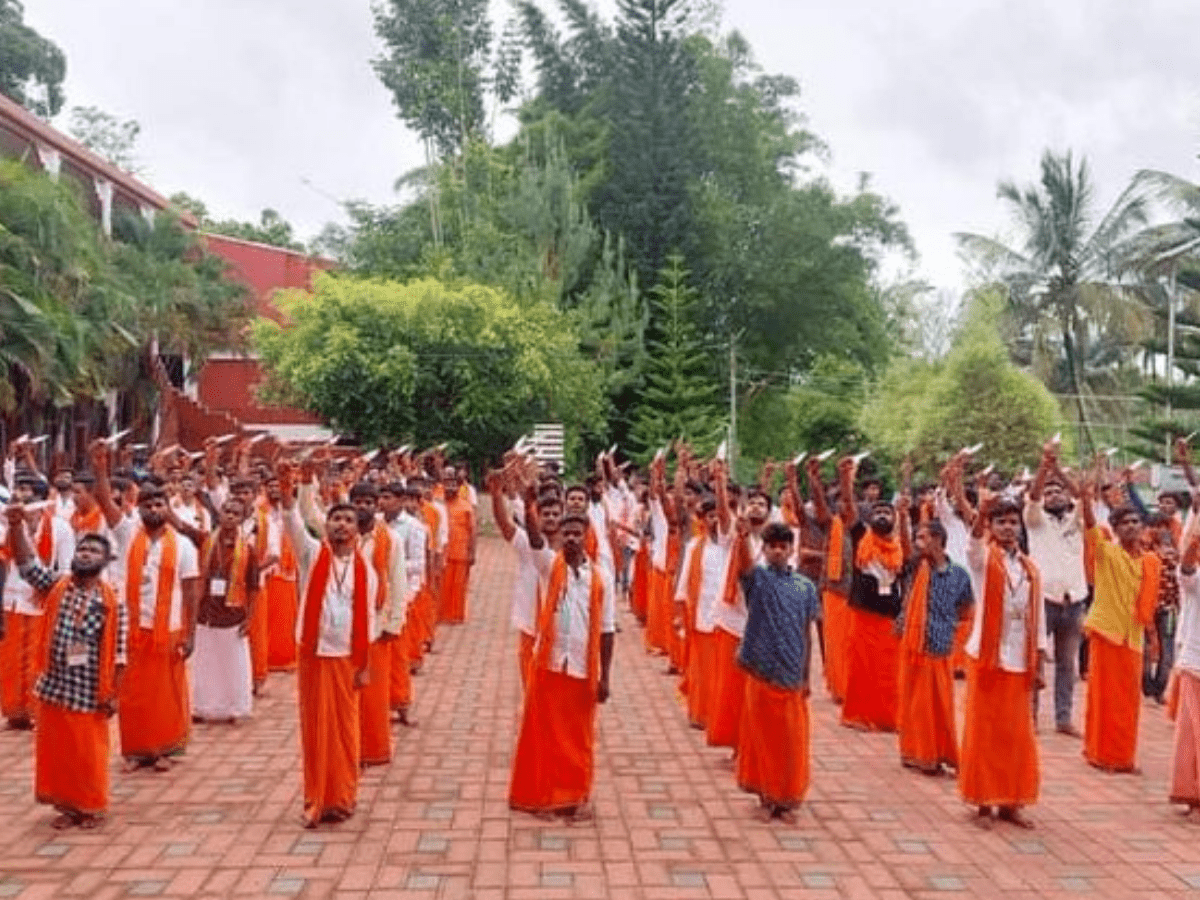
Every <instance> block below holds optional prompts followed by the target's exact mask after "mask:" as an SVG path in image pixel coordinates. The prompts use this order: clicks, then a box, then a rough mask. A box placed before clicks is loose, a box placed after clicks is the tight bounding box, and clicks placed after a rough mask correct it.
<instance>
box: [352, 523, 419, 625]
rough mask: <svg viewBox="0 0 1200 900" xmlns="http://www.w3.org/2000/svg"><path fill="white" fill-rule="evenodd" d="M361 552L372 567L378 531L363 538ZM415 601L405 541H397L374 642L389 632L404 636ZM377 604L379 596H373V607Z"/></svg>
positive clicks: (393, 543)
mask: <svg viewBox="0 0 1200 900" xmlns="http://www.w3.org/2000/svg"><path fill="white" fill-rule="evenodd" d="M388 534H389V536H390V535H391V534H392V532H391V530H390V529H389V530H388ZM359 552H360V553H362V555H363V559H365V560H366V561H367V564H368V565H371V563H372V560H374V558H375V532H374V531H373V530H372V531H371V532H370V533H369V534H367V535H366V536H365V537H360V538H359ZM372 568H374V566H372ZM375 574H376V575H378V574H379V573H378V572H376V573H375ZM376 584H378V582H376ZM411 599H412V594H411V592H410V591H409V589H408V567H407V566H406V565H405V560H404V542H403V541H398V540H395V539H394V538H393V539H392V540H391V541H390V546H389V550H388V560H387V586H386V593H385V594H384V598H383V607H382V608H380V609H378V610H377V614H376V616H375V627H376V628H377V630H376V631H372V632H371V640H373V641H376V640H379V636H380V635H381V634H383V632H385V631H386V632H387V633H388V634H399V633H400V631H401V629H402V628H404V619H405V616H406V615H407V614H408V603H409V601H410V600H411ZM374 604H375V594H371V605H372V606H374Z"/></svg>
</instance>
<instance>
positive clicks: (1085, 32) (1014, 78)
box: [25, 0, 1200, 292]
mask: <svg viewBox="0 0 1200 900" xmlns="http://www.w3.org/2000/svg"><path fill="white" fill-rule="evenodd" d="M551 3H552V0H544V3H543V5H544V6H546V7H548V6H549V5H550V4H551ZM596 5H597V6H598V7H599V8H600V9H601V10H611V8H612V5H613V3H612V0H600V2H597V4H596ZM492 9H493V20H494V22H495V23H496V30H497V32H499V31H500V30H501V28H502V27H503V23H504V21H505V19H506V18H507V17H508V16H509V15H510V14H511V13H510V7H509V6H508V4H507V2H506V0H492ZM25 10H26V22H27V23H28V24H29V25H31V26H32V27H34V28H36V29H37V30H38V31H39V32H41V33H42V34H43V35H44V36H46V37H48V38H50V39H51V40H53V41H55V42H56V43H57V44H58V45H59V46H60V47H61V48H62V49H63V51H64V52H65V54H66V56H67V66H68V74H67V81H66V85H65V89H66V95H67V104H68V107H69V106H98V107H100V108H102V109H104V110H107V111H109V112H111V113H113V114H115V115H117V116H119V117H121V118H133V119H136V120H137V121H138V122H140V123H141V126H142V131H141V135H140V137H139V139H138V146H137V150H136V156H137V158H138V161H139V163H140V166H141V169H140V173H139V174H140V176H141V177H142V178H143V180H145V181H146V182H147V183H149V184H150V185H152V186H153V187H155V188H156V189H157V190H159V191H160V192H161V193H164V194H170V193H173V192H175V191H179V190H183V191H187V192H188V193H189V194H192V195H193V196H196V197H199V198H200V199H202V200H203V201H205V203H206V204H207V205H208V207H209V210H210V213H211V214H212V215H213V216H214V217H215V218H239V219H254V220H256V219H257V218H258V215H259V212H260V211H261V210H262V209H264V208H267V207H270V208H272V209H275V210H277V211H278V212H279V213H280V214H281V215H282V216H283V217H284V218H285V219H287V220H289V221H290V222H292V223H293V225H294V226H295V228H296V230H297V233H298V234H299V236H300V237H301V238H303V239H307V238H310V237H312V236H314V235H315V234H316V233H317V232H318V231H319V230H320V229H321V227H322V226H323V225H324V224H325V223H326V222H329V221H344V219H343V217H342V213H341V207H340V203H339V201H342V200H348V199H357V200H366V201H369V202H372V203H378V204H384V203H389V202H392V201H393V200H394V199H395V194H394V192H393V184H394V182H395V180H396V178H397V177H398V176H399V175H401V174H403V173H404V172H406V171H408V170H410V169H412V168H413V167H415V166H418V165H420V164H421V163H422V162H423V156H422V152H421V148H420V146H419V144H418V142H417V140H416V138H415V137H414V135H412V134H411V133H410V132H408V131H407V130H406V129H405V128H404V126H403V124H402V123H401V122H400V121H399V120H398V119H397V117H396V115H395V112H394V110H393V107H392V105H391V98H390V96H389V94H388V92H387V91H386V89H385V88H384V87H383V85H382V84H381V83H380V82H379V80H378V79H377V78H376V77H375V75H374V73H373V72H372V70H371V66H370V61H371V59H372V58H373V57H375V56H377V55H378V54H379V53H380V47H379V44H378V41H377V40H376V38H375V36H374V33H373V30H372V17H371V12H370V3H369V2H368V0H202V2H195V0H186V2H185V0H87V2H81V0H25ZM722 26H723V28H724V29H726V30H728V29H737V30H738V31H740V32H741V33H742V34H743V35H744V36H745V37H746V38H747V39H748V41H749V43H750V45H751V47H752V48H753V50H754V53H755V56H756V58H757V59H758V61H759V63H760V64H761V66H762V68H763V70H764V71H765V72H768V73H779V74H787V75H791V76H793V77H794V78H796V79H797V80H798V81H799V83H800V85H801V91H802V94H801V98H800V104H799V105H800V109H801V111H802V112H804V113H805V114H806V115H807V117H808V120H809V126H810V127H811V128H812V130H813V131H815V132H816V133H817V134H818V135H820V136H821V137H822V138H824V139H825V141H826V142H827V143H828V145H829V147H830V149H831V151H832V155H831V159H830V161H829V163H828V164H827V166H825V167H824V169H823V170H822V174H824V175H825V176H826V177H828V178H829V179H830V180H831V181H832V182H833V183H834V184H835V185H837V186H838V187H839V188H841V189H843V190H847V191H849V190H850V189H852V187H853V186H854V185H855V183H856V181H857V178H858V174H859V173H860V172H867V173H870V174H871V177H872V185H873V188H874V189H875V190H877V191H878V192H880V193H882V194H884V195H885V196H887V197H889V198H890V199H892V200H894V201H895V202H896V203H897V204H898V205H899V207H900V211H901V216H902V218H903V219H904V221H905V222H906V223H907V224H908V226H909V229H910V231H911V232H912V235H913V237H914V239H915V242H916V244H917V250H918V252H919V253H920V262H919V264H918V269H917V273H916V274H918V275H919V276H921V277H923V278H925V279H927V280H928V281H930V282H931V283H932V284H934V285H937V286H938V287H941V288H943V289H945V290H948V291H951V292H953V291H957V290H959V289H961V287H962V285H963V284H964V279H965V278H966V267H965V266H964V265H963V263H962V261H961V260H960V259H959V258H958V255H957V252H956V249H955V242H954V239H953V234H954V233H955V232H957V231H973V232H979V233H983V234H989V235H993V236H997V237H1000V238H1002V239H1010V240H1011V239H1012V238H1014V237H1015V232H1014V230H1013V227H1012V222H1011V220H1010V219H1009V217H1008V214H1007V211H1006V209H1005V207H1004V206H1003V205H1002V204H1001V203H1000V202H999V201H998V200H997V199H996V185H997V183H998V182H999V181H1001V180H1013V181H1016V182H1017V183H1018V184H1022V185H1023V184H1026V183H1029V182H1032V181H1033V180H1034V179H1035V178H1036V177H1037V167H1038V160H1039V158H1040V156H1041V154H1042V152H1043V150H1045V149H1047V148H1049V149H1052V150H1055V151H1057V152H1061V151H1065V150H1073V151H1074V152H1075V153H1076V154H1080V155H1084V156H1086V157H1087V160H1088V163H1089V165H1090V166H1091V169H1092V174H1093V176H1094V181H1095V184H1096V187H1097V197H1096V199H1097V203H1098V210H1099V209H1100V208H1106V207H1107V205H1108V204H1111V203H1112V201H1113V200H1115V199H1116V197H1117V196H1118V195H1119V194H1120V192H1121V191H1122V189H1123V188H1124V187H1125V186H1126V185H1127V184H1128V182H1129V179H1130V178H1131V177H1132V176H1133V175H1134V173H1135V172H1136V171H1137V170H1139V169H1143V168H1152V169H1163V170H1166V171H1169V172H1172V173H1174V174H1176V175H1180V176H1183V177H1185V178H1188V179H1189V180H1192V181H1200V161H1198V160H1197V154H1198V153H1200V66H1197V64H1196V61H1195V57H1194V46H1195V45H1194V41H1193V40H1192V39H1191V37H1190V36H1192V35H1195V34H1197V33H1200V3H1198V2H1196V0H1139V2H1136V3H1135V2H1132V0H912V2H906V3H897V2H895V0H839V2H835V3H830V2H822V0H726V2H725V4H724V10H723V14H722ZM65 123H66V116H65V115H64V116H62V117H60V119H59V120H58V122H57V123H56V124H59V126H60V127H63V128H65ZM505 128H508V129H509V130H511V128H512V125H511V123H508V124H507V125H506V123H505V122H504V121H503V119H502V120H501V121H500V123H499V126H498V129H497V130H498V132H499V133H501V134H503V132H504V130H505Z"/></svg>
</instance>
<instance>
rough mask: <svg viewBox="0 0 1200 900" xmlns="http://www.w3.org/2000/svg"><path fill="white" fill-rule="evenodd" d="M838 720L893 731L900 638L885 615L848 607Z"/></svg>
mask: <svg viewBox="0 0 1200 900" xmlns="http://www.w3.org/2000/svg"><path fill="white" fill-rule="evenodd" d="M846 664H847V671H846V698H845V700H844V701H843V703H842V724H843V725H848V726H849V727H851V728H862V729H865V730H867V731H895V730H896V710H897V707H898V706H899V684H898V682H899V668H900V638H899V637H898V636H897V635H896V632H895V622H894V621H893V620H892V619H890V618H888V617H887V616H880V615H876V614H875V613H870V612H866V611H865V610H861V609H856V608H854V607H851V608H850V636H849V640H848V642H847V653H846Z"/></svg>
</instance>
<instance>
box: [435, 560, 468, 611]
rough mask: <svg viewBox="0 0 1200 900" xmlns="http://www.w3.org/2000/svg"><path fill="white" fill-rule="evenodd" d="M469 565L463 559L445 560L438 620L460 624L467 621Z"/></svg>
mask: <svg viewBox="0 0 1200 900" xmlns="http://www.w3.org/2000/svg"><path fill="white" fill-rule="evenodd" d="M470 574H471V565H470V563H468V562H467V561H466V560H465V559H448V560H446V571H445V572H443V573H442V608H441V613H440V614H439V616H438V621H440V622H448V623H450V624H451V625H461V624H462V623H463V622H465V621H467V578H468V576H469V575H470Z"/></svg>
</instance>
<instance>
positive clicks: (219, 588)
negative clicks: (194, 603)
mask: <svg viewBox="0 0 1200 900" xmlns="http://www.w3.org/2000/svg"><path fill="white" fill-rule="evenodd" d="M226 588H227V585H226V583H225V579H224V578H212V579H210V580H209V582H208V593H209V594H210V595H211V596H213V597H224V596H225V591H226Z"/></svg>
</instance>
